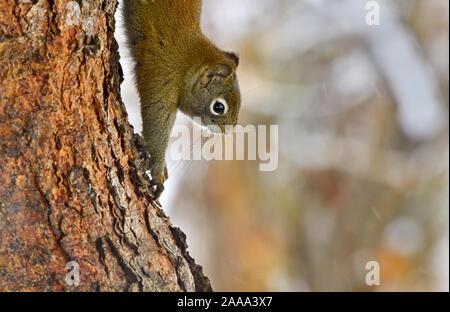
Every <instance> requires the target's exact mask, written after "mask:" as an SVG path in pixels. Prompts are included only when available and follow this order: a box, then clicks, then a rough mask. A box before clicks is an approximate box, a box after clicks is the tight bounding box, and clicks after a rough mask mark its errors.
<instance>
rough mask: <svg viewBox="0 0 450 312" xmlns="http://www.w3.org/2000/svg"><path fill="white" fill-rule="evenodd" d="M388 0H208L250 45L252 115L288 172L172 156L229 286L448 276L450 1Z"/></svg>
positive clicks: (171, 197)
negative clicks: (374, 10)
mask: <svg viewBox="0 0 450 312" xmlns="http://www.w3.org/2000/svg"><path fill="white" fill-rule="evenodd" d="M377 2H378V3H379V5H380V8H381V11H380V13H381V15H380V23H381V24H380V25H379V26H368V25H367V24H366V19H365V18H366V14H367V13H368V11H366V9H365V6H366V3H367V1H365V0H340V1H335V0H303V1H302V0H205V1H204V6H203V19H202V25H203V30H204V32H205V33H206V34H207V35H208V36H209V37H210V38H212V40H213V41H214V42H215V43H216V44H217V45H218V46H220V47H221V48H223V49H226V50H232V51H238V52H239V54H240V59H241V63H240V66H239V71H238V75H239V79H240V85H241V91H242V94H243V103H242V110H241V115H240V123H241V124H243V125H245V124H267V125H269V124H275V125H279V167H278V169H277V170H276V171H274V172H259V171H258V163H257V162H255V161H211V162H207V161H191V162H188V161H185V162H183V161H182V162H173V161H170V160H169V161H168V169H169V180H168V181H167V182H166V191H165V193H164V194H163V195H162V199H161V201H162V203H163V207H164V210H165V211H166V213H167V214H168V215H169V216H170V217H171V220H172V222H173V223H174V225H176V226H180V227H181V228H182V229H183V230H184V231H185V232H186V234H187V237H188V244H189V246H190V253H191V255H192V256H193V257H194V258H195V259H196V261H197V262H198V263H200V264H202V265H203V266H204V269H205V271H206V274H207V275H208V276H209V277H210V279H211V281H212V285H213V288H214V289H215V290H217V291H221V290H222V291H266V290H268V291H290V290H292V291H361V290H367V291H371V290H373V291H377V290H380V291H391V290H395V291H399V290H401V291H408V290H441V291H442V290H446V291H448V289H449V284H448V283H449V258H448V255H449V240H448V237H449V236H448V235H449V223H448V222H449V214H448V212H449V200H448V199H449V160H448V159H449V137H448V134H449V129H448V116H449V113H448V109H449V69H448V68H449V33H448V28H449V13H448V12H449V2H448V1H447V0H396V1H393V0H390V1H381V0H379V1H377ZM116 17H117V18H118V28H117V32H116V38H117V40H118V41H119V44H120V48H121V50H120V53H121V63H122V66H123V69H124V72H125V81H124V83H123V84H122V97H123V100H124V102H125V104H126V106H127V110H128V114H129V120H130V122H131V123H132V124H133V126H134V128H135V131H136V132H140V131H141V130H142V121H141V118H140V113H139V99H138V96H137V92H136V89H135V87H134V81H133V75H132V73H131V60H130V57H129V55H128V53H127V50H126V47H125V45H124V44H123V43H124V36H123V28H122V25H121V21H120V14H119V13H118V14H117V16H116ZM177 122H179V123H185V124H189V125H190V121H189V120H187V118H186V117H183V116H181V115H180V116H179V118H177ZM198 144H201V143H200V142H198ZM368 261H377V262H378V263H379V264H380V277H381V285H380V286H368V285H366V283H365V275H366V273H367V271H366V269H365V265H366V263H367V262H368Z"/></svg>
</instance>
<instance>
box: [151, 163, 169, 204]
mask: <svg viewBox="0 0 450 312" xmlns="http://www.w3.org/2000/svg"><path fill="white" fill-rule="evenodd" d="M168 178H169V175H168V173H167V166H164V170H163V172H162V173H161V174H159V175H157V176H156V177H155V178H154V179H153V180H152V183H151V186H155V190H154V192H153V195H154V197H155V199H156V200H157V199H158V198H159V196H161V194H162V192H163V191H164V182H165V181H166V180H167V179H168Z"/></svg>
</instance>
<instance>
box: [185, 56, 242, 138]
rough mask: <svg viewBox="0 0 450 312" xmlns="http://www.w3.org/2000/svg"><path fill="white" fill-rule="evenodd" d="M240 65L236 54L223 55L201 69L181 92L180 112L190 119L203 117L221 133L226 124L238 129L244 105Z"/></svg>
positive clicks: (203, 123) (196, 71)
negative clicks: (241, 108) (240, 112)
mask: <svg viewBox="0 0 450 312" xmlns="http://www.w3.org/2000/svg"><path fill="white" fill-rule="evenodd" d="M238 65H239V57H238V56H237V55H236V54H234V53H230V52H223V54H222V57H221V58H219V59H218V60H217V61H216V62H212V63H209V64H201V65H200V66H198V68H196V69H195V70H194V72H195V73H194V74H193V75H192V76H191V77H190V79H188V83H187V87H186V88H185V90H184V92H182V95H181V98H180V103H179V108H180V110H181V111H182V112H183V113H185V114H186V115H188V116H190V117H191V118H193V117H200V118H201V120H202V125H203V126H206V127H208V126H211V125H214V126H218V127H219V128H220V129H221V131H222V132H224V131H225V126H227V125H231V126H235V125H236V124H237V121H238V115H239V109H240V106H241V95H240V91H239V84H238V80H237V76H236V69H237V67H238ZM209 128H210V129H211V128H214V127H209Z"/></svg>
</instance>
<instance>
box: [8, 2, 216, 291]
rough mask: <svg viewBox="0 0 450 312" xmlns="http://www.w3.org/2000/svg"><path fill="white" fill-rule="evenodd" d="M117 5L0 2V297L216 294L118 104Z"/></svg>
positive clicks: (110, 3) (140, 142) (119, 101)
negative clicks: (160, 202)
mask: <svg viewBox="0 0 450 312" xmlns="http://www.w3.org/2000/svg"><path fill="white" fill-rule="evenodd" d="M116 6H117V1H115V0H93V1H84V0H79V1H62V0H37V1H36V0H16V1H14V0H0V168H1V169H0V200H1V202H0V290H1V291H25V290H26V291H63V290H64V291H129V290H133V291H180V290H181V291H209V290H211V286H210V283H209V280H208V278H206V277H205V276H204V275H203V273H202V268H201V267H200V266H198V265H196V264H195V263H194V261H193V259H192V258H191V257H190V256H189V254H188V253H187V251H186V248H187V246H186V243H185V236H184V234H183V233H182V232H181V231H180V230H179V229H177V228H173V227H172V226H171V224H170V222H169V220H168V218H167V217H166V216H165V214H164V212H163V211H162V210H161V209H160V207H158V206H157V204H156V203H155V201H154V200H153V194H152V191H151V188H150V186H149V179H148V177H147V175H146V174H145V171H146V170H147V169H148V167H149V166H148V165H149V161H151V160H150V159H148V156H147V154H146V153H145V152H144V151H143V146H142V139H141V138H140V136H138V135H136V134H134V132H133V128H132V127H131V126H130V125H129V123H128V121H127V114H126V111H125V108H124V105H123V103H122V102H121V99H120V88H119V86H120V80H121V69H120V65H119V56H118V52H117V43H116V41H115V40H114V37H113V34H114V12H115V10H116ZM69 261H77V263H78V264H79V266H80V284H79V285H78V286H76V285H73V286H70V285H67V284H66V282H65V276H66V274H67V273H68V270H67V269H66V263H67V262H69Z"/></svg>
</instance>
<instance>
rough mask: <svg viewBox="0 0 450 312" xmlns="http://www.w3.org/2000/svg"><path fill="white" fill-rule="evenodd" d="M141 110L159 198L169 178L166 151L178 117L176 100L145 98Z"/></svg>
mask: <svg viewBox="0 0 450 312" xmlns="http://www.w3.org/2000/svg"><path fill="white" fill-rule="evenodd" d="M166 94H167V93H166ZM171 100H172V101H171ZM141 111H142V112H141V113H142V122H143V135H144V141H145V145H146V149H147V151H148V152H149V153H150V158H151V168H150V171H151V175H152V186H156V189H155V193H154V195H155V198H156V199H158V198H159V196H160V195H161V193H162V191H163V190H164V181H165V180H166V179H167V178H168V175H167V167H166V159H165V153H166V149H167V144H168V142H169V137H170V131H171V129H172V126H173V124H174V121H175V117H176V112H177V107H176V102H173V99H171V98H164V97H162V98H160V99H158V100H153V101H152V100H149V101H146V99H145V98H143V99H142V104H141Z"/></svg>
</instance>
